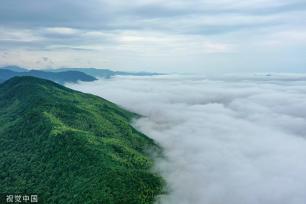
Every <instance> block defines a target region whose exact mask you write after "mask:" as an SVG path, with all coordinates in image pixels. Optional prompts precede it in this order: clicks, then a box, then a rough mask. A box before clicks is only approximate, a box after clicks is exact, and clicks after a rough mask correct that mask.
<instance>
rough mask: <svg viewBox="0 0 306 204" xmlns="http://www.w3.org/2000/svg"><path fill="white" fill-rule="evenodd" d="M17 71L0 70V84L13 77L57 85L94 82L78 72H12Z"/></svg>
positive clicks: (93, 78)
mask: <svg viewBox="0 0 306 204" xmlns="http://www.w3.org/2000/svg"><path fill="white" fill-rule="evenodd" d="M13 70H18V69H16V68H14V69H12V70H11V69H2V68H1V69H0V83H1V82H4V81H6V80H8V79H10V78H12V77H15V76H34V77H39V78H43V79H48V80H52V81H55V82H58V83H61V84H63V83H66V82H77V81H94V80H96V78H95V77H93V76H90V75H88V74H85V73H83V72H79V71H63V72H46V71H39V70H30V71H21V70H22V69H21V68H20V69H19V71H13Z"/></svg>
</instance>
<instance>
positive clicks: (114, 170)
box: [0, 77, 163, 204]
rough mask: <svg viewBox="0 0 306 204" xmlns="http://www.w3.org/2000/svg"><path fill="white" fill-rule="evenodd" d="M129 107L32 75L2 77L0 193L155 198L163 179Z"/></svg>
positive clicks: (99, 199) (68, 199)
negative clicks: (5, 78)
mask: <svg viewBox="0 0 306 204" xmlns="http://www.w3.org/2000/svg"><path fill="white" fill-rule="evenodd" d="M133 117H137V115H135V114H134V113H131V112H128V111H126V110H124V109H122V108H120V107H118V106H117V105H115V104H113V103H111V102H109V101H106V100H104V99H102V98H99V97H97V96H94V95H90V94H84V93H81V92H77V91H73V90H71V89H68V88H66V87H63V86H61V85H59V84H56V83H54V82H51V81H48V80H44V79H39V78H35V77H14V78H12V79H10V80H8V81H6V82H4V83H2V84H1V85H0V169H1V171H0V181H1V182H0V194H1V193H16V192H18V193H20V194H23V193H36V194H38V195H39V199H41V200H43V201H44V203H63V204H69V203H71V204H72V203H73V204H77V203H81V204H83V203H90V204H91V203H118V204H119V203H120V204H128V203H131V204H132V203H133V204H137V203H153V202H154V199H155V197H156V196H157V195H159V194H161V193H162V192H163V180H162V179H161V177H160V176H159V175H157V174H155V173H152V171H151V167H152V165H153V160H152V158H151V157H150V156H149V154H148V152H155V153H156V154H157V155H160V154H161V149H160V148H159V146H158V145H156V144H155V143H154V141H153V140H151V139H150V138H148V137H146V136H145V135H143V134H142V133H140V132H138V131H137V130H136V129H134V128H133V127H132V126H131V125H130V121H131V119H132V118H133Z"/></svg>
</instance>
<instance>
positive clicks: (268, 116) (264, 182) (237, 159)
mask: <svg viewBox="0 0 306 204" xmlns="http://www.w3.org/2000/svg"><path fill="white" fill-rule="evenodd" d="M305 78H306V74H290V75H285V74H282V75H272V76H266V75H264V74H262V75H256V76H254V75H253V74H248V76H241V75H231V76H223V77H219V78H217V79H214V78H206V77H202V76H199V75H193V76H191V75H188V76H187V75H164V76H154V77H114V78H112V79H104V80H103V79H102V80H98V81H94V82H87V83H86V82H82V83H79V84H69V85H68V87H70V88H73V89H76V90H80V91H82V92H87V93H92V94H95V95H98V96H101V97H104V98H106V99H108V100H111V101H113V102H115V103H117V104H119V105H120V106H123V107H124V108H127V109H128V110H131V111H133V112H136V113H138V114H140V115H142V116H143V117H141V118H139V119H137V120H135V121H134V126H135V127H136V128H137V129H138V130H140V131H141V132H143V133H145V134H146V135H147V136H149V137H151V138H153V139H154V140H155V142H157V143H158V144H159V145H161V146H162V147H163V153H164V158H163V159H160V158H157V160H156V162H155V164H156V167H155V170H157V171H158V172H159V173H160V174H161V175H162V176H163V178H164V179H165V180H166V182H167V187H168V188H167V190H168V193H167V194H166V195H164V196H161V197H160V200H159V201H160V202H157V203H160V204H224V203H226V204H305V203H306V193H305V192H306V177H305V172H306V163H305V157H306V140H305V139H306V135H305V132H306V125H305V124H306V111H305V106H306V89H305V86H306V80H305Z"/></svg>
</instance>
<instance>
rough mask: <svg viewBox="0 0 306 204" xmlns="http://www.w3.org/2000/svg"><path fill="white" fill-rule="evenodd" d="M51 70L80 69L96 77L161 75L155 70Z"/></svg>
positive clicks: (57, 70) (60, 70) (51, 70)
mask: <svg viewBox="0 0 306 204" xmlns="http://www.w3.org/2000/svg"><path fill="white" fill-rule="evenodd" d="M48 71H50V72H62V71H79V72H84V73H86V74H89V75H91V76H94V77H102V78H110V77H113V76H118V75H123V76H154V75H161V74H160V73H154V72H123V71H112V70H110V69H97V68H60V69H49V70H48Z"/></svg>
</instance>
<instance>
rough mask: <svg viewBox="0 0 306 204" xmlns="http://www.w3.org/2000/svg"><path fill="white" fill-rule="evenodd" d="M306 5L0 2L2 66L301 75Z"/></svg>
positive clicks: (232, 0)
mask: <svg viewBox="0 0 306 204" xmlns="http://www.w3.org/2000/svg"><path fill="white" fill-rule="evenodd" d="M305 53H306V1H305V0H248V1H246V0H189V1H186V0H167V1H165V0H132V1H126V0H115V1H114V0H112V1H111V0H87V1H83V0H82V1H81V0H52V1H41V0H2V1H1V6H0V64H1V65H7V64H16V65H20V66H27V67H31V68H48V67H99V68H111V69H115V70H144V71H159V72H184V73H192V72H198V73H211V72H217V73H224V72H303V71H305V70H306V54H305Z"/></svg>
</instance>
